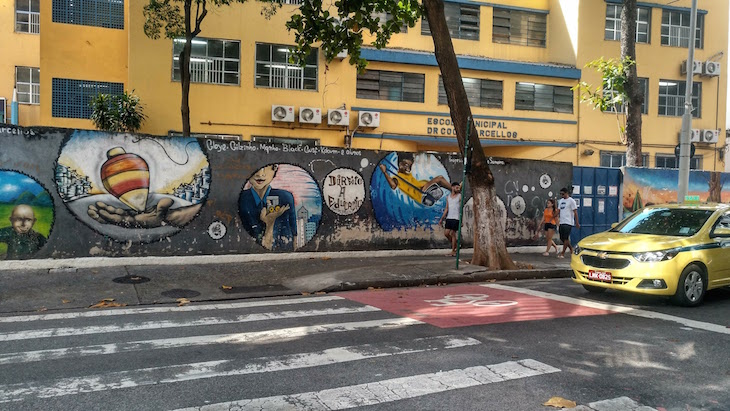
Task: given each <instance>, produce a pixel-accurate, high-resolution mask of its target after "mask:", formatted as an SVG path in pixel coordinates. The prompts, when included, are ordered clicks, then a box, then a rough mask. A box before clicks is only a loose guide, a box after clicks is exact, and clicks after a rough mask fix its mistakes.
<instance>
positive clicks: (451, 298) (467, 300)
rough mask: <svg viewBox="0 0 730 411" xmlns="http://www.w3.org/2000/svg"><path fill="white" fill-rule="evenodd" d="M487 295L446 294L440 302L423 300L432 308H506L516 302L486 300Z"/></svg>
mask: <svg viewBox="0 0 730 411" xmlns="http://www.w3.org/2000/svg"><path fill="white" fill-rule="evenodd" d="M487 298H489V295H487V294H453V295H452V294H447V295H445V296H444V298H442V299H440V300H424V301H426V302H427V303H431V305H432V306H434V307H448V306H455V305H473V306H477V307H508V306H510V305H517V301H509V300H491V301H489V300H487Z"/></svg>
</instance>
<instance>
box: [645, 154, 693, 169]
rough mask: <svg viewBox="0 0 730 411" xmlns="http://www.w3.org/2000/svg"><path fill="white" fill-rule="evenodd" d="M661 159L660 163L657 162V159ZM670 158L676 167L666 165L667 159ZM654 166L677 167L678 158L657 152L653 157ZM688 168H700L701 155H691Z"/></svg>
mask: <svg viewBox="0 0 730 411" xmlns="http://www.w3.org/2000/svg"><path fill="white" fill-rule="evenodd" d="M660 159H661V161H662V164H661V165H660V164H659V160H660ZM670 159H671V160H672V161H673V162H674V163H675V165H676V167H667V160H670ZM654 167H655V168H679V159H677V157H676V156H673V155H669V154H658V153H657V155H656V157H655V159H654ZM689 168H690V170H702V156H693V157H691V158H690V159H689Z"/></svg>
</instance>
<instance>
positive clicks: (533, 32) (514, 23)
mask: <svg viewBox="0 0 730 411" xmlns="http://www.w3.org/2000/svg"><path fill="white" fill-rule="evenodd" d="M493 12H494V13H493V18H492V42H493V43H504V44H518V45H521V46H533V47H545V43H546V39H547V13H542V12H532V11H526V10H515V9H506V8H501V7H495V8H494V10H493Z"/></svg>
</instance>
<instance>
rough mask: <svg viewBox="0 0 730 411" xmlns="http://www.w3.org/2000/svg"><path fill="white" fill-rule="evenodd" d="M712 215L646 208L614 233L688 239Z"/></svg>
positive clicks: (676, 209) (710, 211)
mask: <svg viewBox="0 0 730 411" xmlns="http://www.w3.org/2000/svg"><path fill="white" fill-rule="evenodd" d="M712 213H713V211H712V210H699V209H682V208H646V209H644V210H642V211H640V212H637V213H634V214H633V215H632V216H631V217H629V218H628V219H626V221H624V222H623V223H621V224H619V225H618V226H616V228H614V229H613V230H612V231H616V232H619V233H633V234H655V235H669V236H682V237H688V236H692V235H694V234H695V233H697V232H698V231H699V230H700V228H702V226H703V225H705V222H707V219H708V218H710V216H711V215H712Z"/></svg>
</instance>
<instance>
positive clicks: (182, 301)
mask: <svg viewBox="0 0 730 411" xmlns="http://www.w3.org/2000/svg"><path fill="white" fill-rule="evenodd" d="M175 301H177V306H178V307H182V306H183V305H185V304H190V300H188V299H187V298H178V299H177V300H175Z"/></svg>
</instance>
